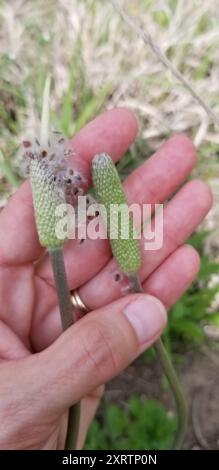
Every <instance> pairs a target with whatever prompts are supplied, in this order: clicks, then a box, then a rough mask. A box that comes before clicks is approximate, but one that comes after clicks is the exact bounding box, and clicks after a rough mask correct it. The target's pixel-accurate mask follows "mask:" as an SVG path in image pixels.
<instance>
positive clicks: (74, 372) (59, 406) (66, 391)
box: [38, 294, 166, 411]
mask: <svg viewBox="0 0 219 470" xmlns="http://www.w3.org/2000/svg"><path fill="white" fill-rule="evenodd" d="M165 324H166V311H165V308H164V306H163V305H162V304H161V302H160V301H159V300H158V299H157V298H155V297H152V296H150V295H145V294H133V295H129V296H127V297H125V298H121V299H119V300H117V301H116V302H113V303H112V304H110V305H108V306H106V307H104V308H100V309H98V310H95V311H94V312H92V313H89V314H88V315H87V316H85V317H83V318H82V319H81V320H80V321H79V322H78V323H76V324H75V325H73V326H72V327H70V328H69V329H68V330H67V331H66V332H65V333H63V334H62V335H61V336H60V337H59V338H58V340H57V341H56V342H55V343H53V344H52V345H51V346H50V347H49V348H47V349H46V350H45V351H43V352H42V353H40V355H39V356H38V367H39V366H40V376H41V385H42V387H43V395H44V399H45V402H44V404H46V405H47V410H48V409H53V410H54V411H59V410H60V411H61V410H64V408H66V407H70V406H71V405H73V404H74V403H75V402H77V401H79V400H81V398H82V397H84V396H85V395H87V394H88V393H89V392H91V391H92V390H93V389H94V388H96V387H97V386H99V385H101V384H103V383H105V382H107V381H108V380H110V379H111V378H112V377H114V376H115V375H117V374H118V373H119V372H121V371H122V370H123V369H124V368H125V367H126V366H127V365H128V364H130V363H131V362H132V361H133V360H134V359H135V358H136V357H137V356H138V355H139V354H140V353H142V352H143V351H144V350H145V349H147V348H148V347H149V346H150V345H151V344H152V343H153V342H154V341H155V340H156V339H157V338H158V337H159V336H160V334H161V332H162V330H163V328H164V326H165Z"/></svg>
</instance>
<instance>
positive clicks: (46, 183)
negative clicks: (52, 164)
mask: <svg viewBox="0 0 219 470" xmlns="http://www.w3.org/2000/svg"><path fill="white" fill-rule="evenodd" d="M30 180H31V187H32V195H33V204H34V212H35V220H36V226H37V231H38V236H39V240H40V243H41V245H42V246H45V247H48V248H56V247H58V246H62V245H63V244H64V242H65V240H63V239H62V237H61V238H60V239H59V238H58V237H57V234H56V231H55V228H56V225H57V221H58V219H57V216H56V215H55V212H56V208H57V207H58V205H60V204H64V203H65V197H64V190H63V188H61V187H60V188H58V187H57V183H56V182H54V176H53V174H52V172H51V170H50V169H49V167H48V166H47V164H46V163H45V162H44V161H43V160H42V159H40V158H38V159H33V160H32V161H31V164H30Z"/></svg>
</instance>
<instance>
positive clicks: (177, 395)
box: [129, 274, 188, 450]
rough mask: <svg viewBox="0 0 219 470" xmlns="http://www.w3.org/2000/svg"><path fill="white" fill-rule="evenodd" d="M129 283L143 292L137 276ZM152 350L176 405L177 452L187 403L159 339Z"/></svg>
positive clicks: (175, 445)
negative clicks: (155, 354)
mask: <svg viewBox="0 0 219 470" xmlns="http://www.w3.org/2000/svg"><path fill="white" fill-rule="evenodd" d="M129 281H130V284H131V287H132V290H133V292H140V293H143V292H144V291H143V288H142V285H141V283H140V281H139V278H138V276H137V274H132V275H130V276H129ZM154 348H155V351H156V353H157V356H158V358H159V360H160V363H161V366H162V369H163V371H164V373H165V375H166V377H167V379H168V382H169V384H170V387H171V390H172V393H173V396H174V399H175V403H176V408H177V415H178V426H177V432H176V436H175V439H174V442H173V449H174V450H179V449H181V448H182V445H183V442H184V439H185V434H186V430H187V422H188V406H187V401H186V398H185V396H184V393H183V390H182V387H181V384H180V382H179V380H178V377H177V375H176V372H175V369H174V367H173V365H172V362H171V360H170V358H169V356H168V353H167V350H166V348H165V346H164V344H163V341H162V339H161V338H159V339H158V340H157V341H156V343H155V345H154Z"/></svg>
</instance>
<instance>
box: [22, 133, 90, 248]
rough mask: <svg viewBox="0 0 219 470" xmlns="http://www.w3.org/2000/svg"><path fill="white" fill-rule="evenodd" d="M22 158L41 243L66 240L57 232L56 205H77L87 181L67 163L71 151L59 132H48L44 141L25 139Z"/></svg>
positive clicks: (71, 154) (53, 244) (58, 242)
mask: <svg viewBox="0 0 219 470" xmlns="http://www.w3.org/2000/svg"><path fill="white" fill-rule="evenodd" d="M23 147H24V155H23V156H24V159H25V161H26V162H27V164H26V168H27V171H28V173H29V175H30V181H31V186H32V193H33V203H34V209H35V218H36V224H37V229H38V234H39V239H40V243H41V245H42V246H46V247H49V248H55V247H57V246H61V245H63V243H64V242H65V240H63V239H59V237H57V234H56V230H55V228H56V224H57V216H56V208H57V206H58V205H60V204H64V203H68V204H71V205H73V206H76V205H77V201H78V196H79V195H82V194H84V188H85V186H86V181H85V179H84V178H83V176H82V175H80V173H79V172H77V171H75V170H73V169H72V168H69V167H68V166H67V159H68V158H69V157H71V156H73V151H72V149H71V148H69V147H68V146H67V143H66V141H65V139H64V138H63V136H62V134H60V133H58V132H52V133H50V136H49V139H48V142H47V145H43V146H41V145H40V141H39V140H38V139H37V138H36V139H35V140H34V141H33V142H31V141H28V140H26V141H24V142H23Z"/></svg>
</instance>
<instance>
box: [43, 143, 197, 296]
mask: <svg viewBox="0 0 219 470" xmlns="http://www.w3.org/2000/svg"><path fill="white" fill-rule="evenodd" d="M195 162H196V152H195V148H194V146H193V144H192V143H191V141H190V140H189V139H187V137H185V136H183V135H179V136H175V137H172V138H171V139H169V140H168V141H167V142H166V143H165V144H164V145H163V146H162V147H161V148H160V149H159V150H158V151H157V152H156V153H155V155H153V157H151V158H150V159H149V160H148V161H146V162H145V163H144V164H143V165H141V166H140V167H139V168H138V169H137V170H135V171H134V172H133V174H132V175H131V176H129V177H128V179H127V181H126V182H125V190H126V193H127V196H128V200H129V202H130V203H131V202H135V203H138V204H141V203H143V202H147V203H148V204H152V203H159V202H163V201H165V200H166V199H167V198H168V197H169V196H170V195H171V194H172V193H173V192H174V191H175V190H176V189H177V188H178V187H179V186H180V185H181V184H182V183H183V182H184V181H185V179H186V178H187V176H188V175H189V173H190V172H191V170H192V168H193V167H194V165H195ZM110 256H111V255H110V250H109V244H108V242H107V241H106V240H91V239H89V238H87V239H86V240H85V241H84V243H83V245H80V244H79V243H78V242H76V241H75V240H72V241H70V242H68V243H67V245H66V247H65V265H66V270H67V276H68V282H69V286H70V288H71V289H74V288H76V287H78V286H80V285H81V284H84V283H85V282H87V281H88V280H89V279H90V278H91V277H93V276H94V275H95V274H96V273H98V272H99V271H100V270H101V268H102V267H103V266H104V265H105V264H106V262H107V260H109V258H110ZM75 266H77V269H74V267H75ZM38 274H39V276H40V277H42V278H43V279H45V280H46V281H47V282H48V283H49V284H53V274H52V271H51V264H50V261H49V259H48V258H47V259H45V260H44V262H43V263H42V264H41V265H40V266H39V270H38Z"/></svg>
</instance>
